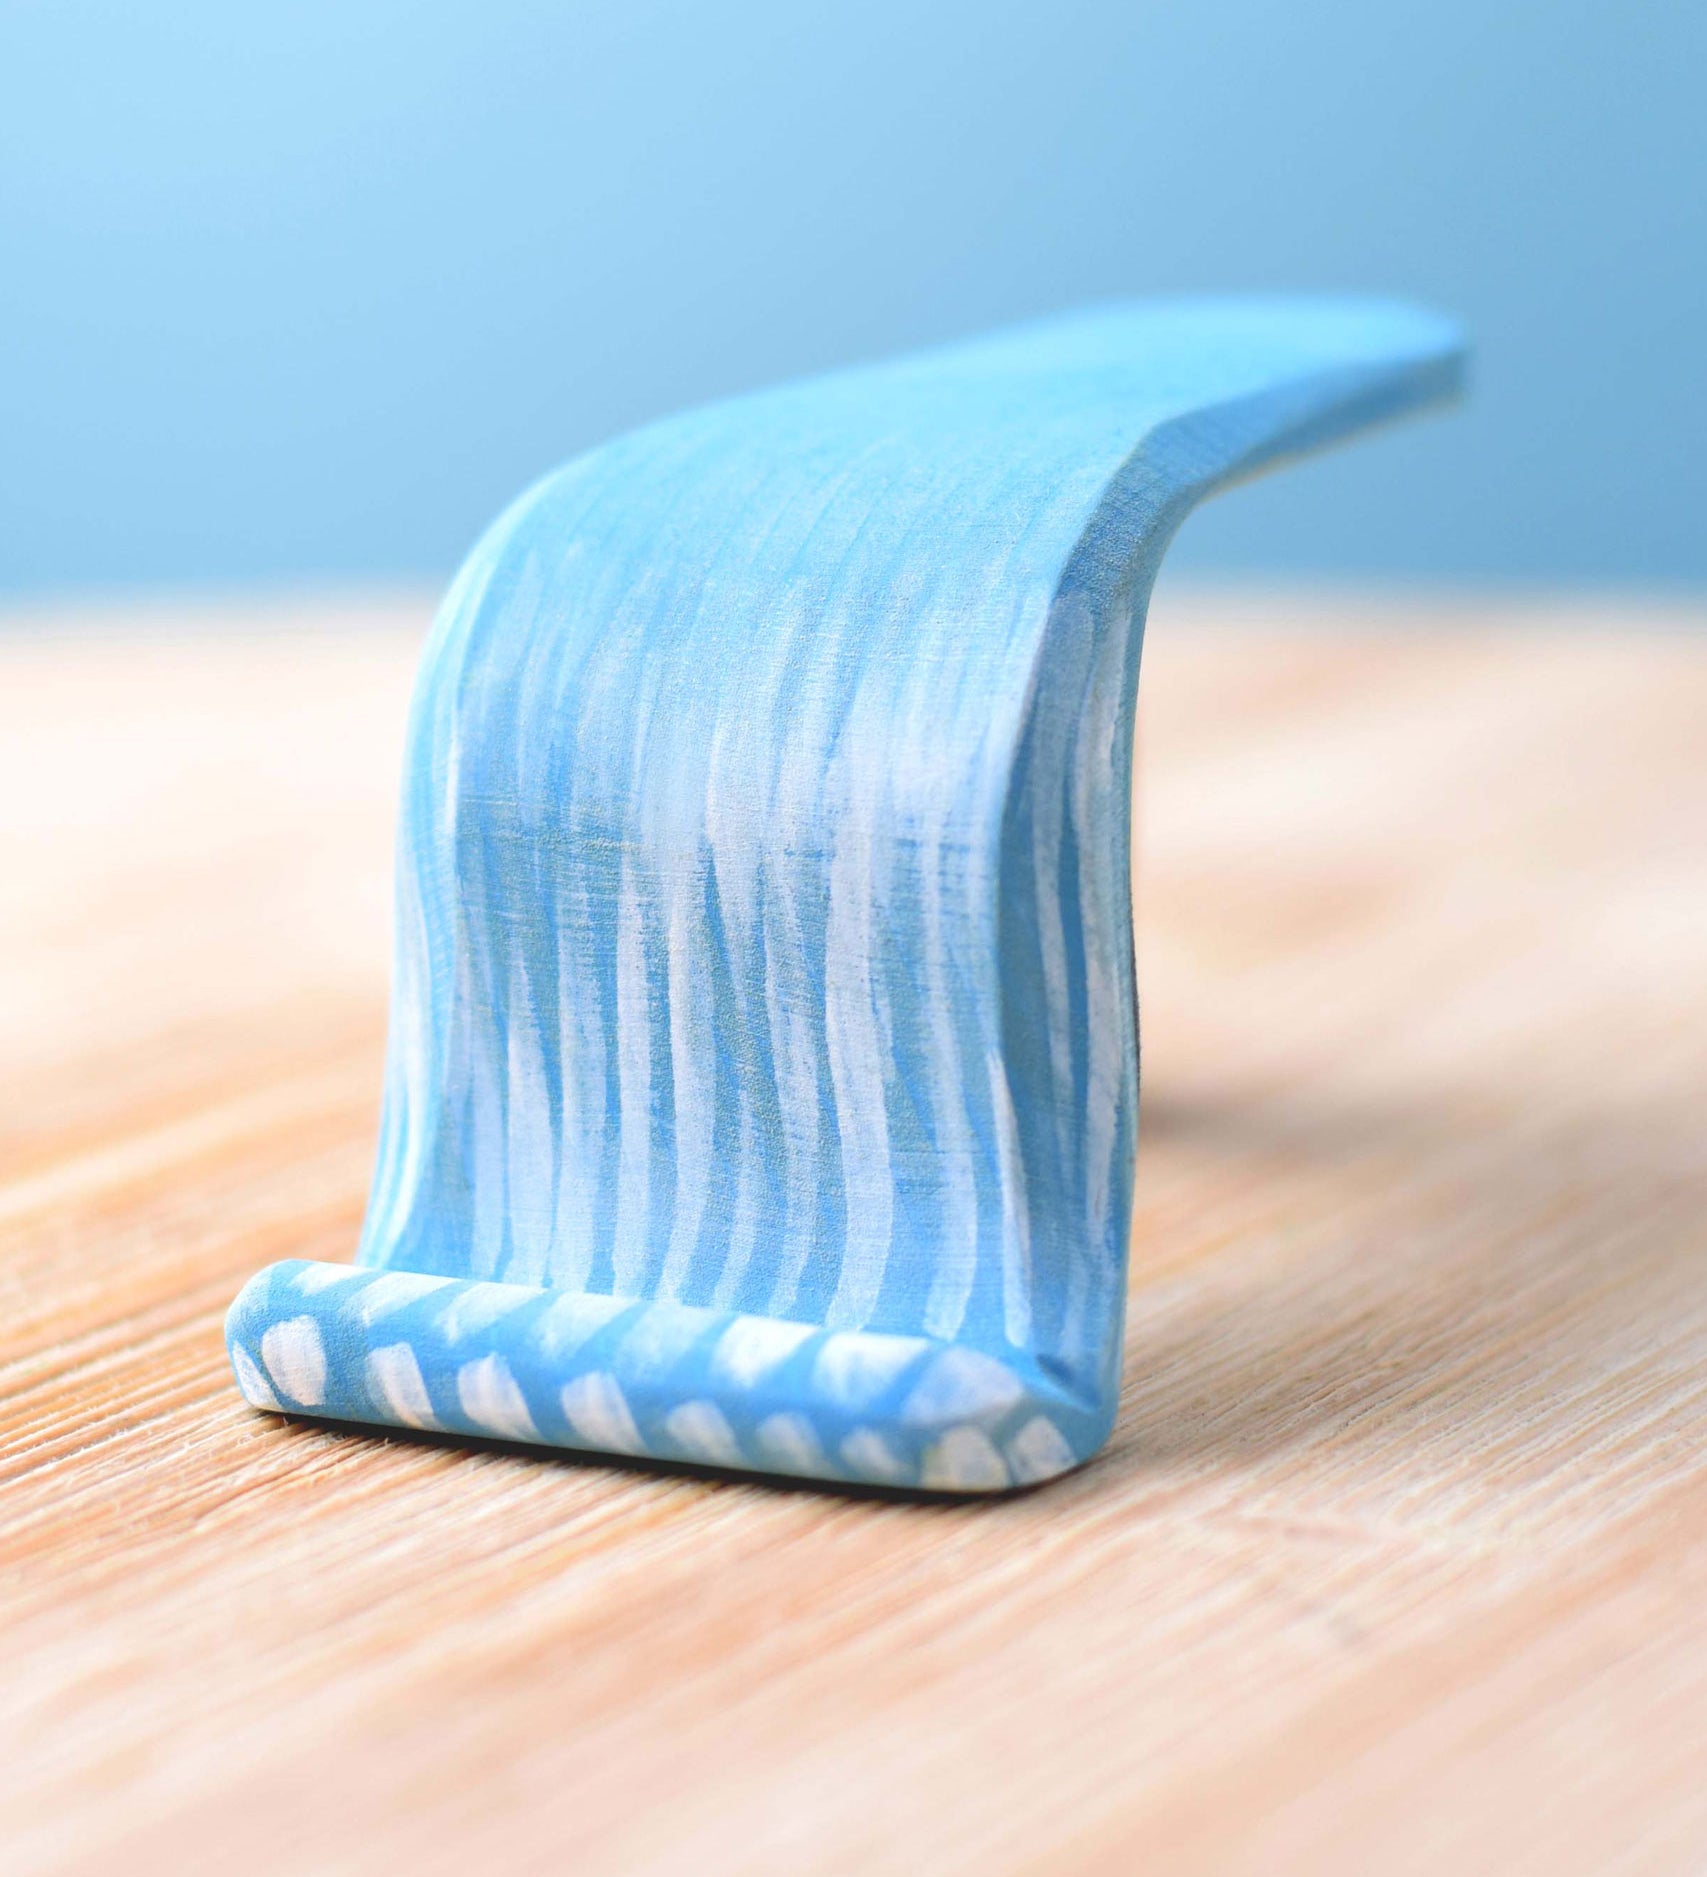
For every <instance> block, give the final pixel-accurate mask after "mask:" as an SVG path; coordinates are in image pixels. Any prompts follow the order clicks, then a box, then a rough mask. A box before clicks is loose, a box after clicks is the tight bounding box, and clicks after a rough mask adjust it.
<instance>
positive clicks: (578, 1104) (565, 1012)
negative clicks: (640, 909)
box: [550, 901, 607, 1291]
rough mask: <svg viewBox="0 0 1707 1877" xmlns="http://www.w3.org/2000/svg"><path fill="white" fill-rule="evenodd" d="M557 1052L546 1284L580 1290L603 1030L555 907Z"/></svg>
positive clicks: (590, 1229)
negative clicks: (557, 1115) (558, 1116)
mask: <svg viewBox="0 0 1707 1877" xmlns="http://www.w3.org/2000/svg"><path fill="white" fill-rule="evenodd" d="M557 921H558V935H557V1012H558V1052H559V1066H560V1072H561V1078H562V1087H563V1114H562V1120H561V1123H560V1125H559V1128H558V1146H559V1153H558V1171H557V1207H556V1213H555V1216H554V1218H553V1221H552V1228H551V1275H550V1281H551V1282H552V1283H553V1284H554V1285H556V1286H557V1287H559V1288H560V1289H563V1290H570V1291H578V1290H581V1289H583V1288H584V1287H585V1285H586V1282H587V1278H588V1275H589V1273H590V1272H591V1271H592V1268H593V1251H594V1243H595V1236H594V1234H595V1227H596V1225H597V1222H598V1218H599V1214H600V1209H601V1207H602V1205H603V1203H604V1200H603V1194H602V1192H601V1190H600V1188H601V1184H602V1174H603V1160H604V1149H605V1109H606V1105H607V1095H606V1064H605V1026H604V1017H603V1015H602V1014H601V1010H600V1004H599V987H598V984H597V982H596V980H594V979H592V978H590V977H587V976H585V975H583V974H582V973H581V971H580V968H579V960H578V959H577V957H576V955H575V950H574V945H573V937H574V934H575V933H576V931H577V930H578V928H579V921H577V920H576V919H575V918H573V917H572V916H571V915H570V911H569V909H568V908H566V907H565V906H564V905H563V904H562V902H561V901H559V903H558V906H557Z"/></svg>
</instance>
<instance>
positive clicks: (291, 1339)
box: [261, 1317, 326, 1408]
mask: <svg viewBox="0 0 1707 1877" xmlns="http://www.w3.org/2000/svg"><path fill="white" fill-rule="evenodd" d="M261 1362H262V1364H263V1366H264V1367H265V1368H266V1371H267V1373H268V1375H269V1376H271V1377H272V1382H273V1386H274V1388H276V1389H277V1390H278V1391H279V1392H280V1393H281V1394H284V1395H287V1396H289V1398H290V1399H291V1400H292V1401H295V1402H298V1403H299V1404H300V1405H301V1406H303V1407H305V1408H317V1407H319V1406H320V1404H321V1402H323V1401H324V1400H325V1399H326V1345H325V1344H324V1343H323V1342H322V1341H321V1340H320V1325H319V1324H318V1323H316V1322H315V1320H314V1319H313V1317H290V1318H289V1319H287V1320H286V1321H285V1322H283V1323H275V1324H274V1325H273V1326H272V1327H271V1329H269V1330H268V1331H267V1333H266V1334H265V1335H264V1336H263V1337H262V1338H261Z"/></svg>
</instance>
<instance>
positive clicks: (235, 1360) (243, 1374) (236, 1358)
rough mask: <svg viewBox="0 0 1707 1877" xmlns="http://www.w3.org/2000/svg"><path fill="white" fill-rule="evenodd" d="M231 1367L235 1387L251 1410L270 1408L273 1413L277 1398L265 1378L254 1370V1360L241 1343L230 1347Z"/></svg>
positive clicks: (277, 1403) (276, 1405)
mask: <svg viewBox="0 0 1707 1877" xmlns="http://www.w3.org/2000/svg"><path fill="white" fill-rule="evenodd" d="M231 1366H232V1368H233V1370H234V1371H235V1372H236V1375H237V1386H238V1387H239V1388H240V1389H241V1390H242V1392H243V1399H244V1400H245V1401H246V1402H248V1404H249V1405H250V1407H252V1408H271V1409H273V1410H274V1411H275V1412H276V1411H277V1409H278V1406H279V1398H278V1396H277V1395H275V1394H274V1393H273V1391H272V1389H271V1388H270V1387H269V1386H268V1383H267V1378H266V1377H265V1376H264V1375H263V1374H262V1373H261V1371H260V1370H259V1369H258V1368H256V1366H255V1360H254V1358H253V1357H252V1356H251V1355H250V1354H249V1352H248V1350H247V1349H245V1348H244V1347H243V1345H242V1344H241V1343H233V1344H232V1345H231Z"/></svg>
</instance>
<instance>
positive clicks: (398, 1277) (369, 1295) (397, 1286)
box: [355, 1271, 456, 1324]
mask: <svg viewBox="0 0 1707 1877" xmlns="http://www.w3.org/2000/svg"><path fill="white" fill-rule="evenodd" d="M455 1281H456V1280H455V1279H454V1278H448V1277H429V1276H428V1275H427V1273H426V1272H424V1271H382V1272H381V1273H380V1274H379V1276H378V1277H376V1278H374V1279H373V1281H372V1282H371V1283H368V1284H364V1285H363V1286H362V1289H361V1292H360V1294H359V1295H358V1296H357V1298H356V1300H355V1301H356V1315H357V1316H359V1317H360V1318H361V1320H362V1322H363V1323H364V1324H374V1323H377V1322H378V1321H379V1320H380V1318H381V1317H388V1316H390V1315H391V1314H392V1313H393V1312H394V1311H397V1310H404V1309H407V1308H408V1306H409V1305H410V1304H412V1303H419V1302H420V1300H421V1299H422V1298H423V1297H430V1296H431V1295H432V1294H433V1292H434V1291H440V1290H444V1289H445V1288H446V1287H447V1286H448V1285H450V1284H452V1283H454V1282H455Z"/></svg>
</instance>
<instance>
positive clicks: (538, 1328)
mask: <svg viewBox="0 0 1707 1877" xmlns="http://www.w3.org/2000/svg"><path fill="white" fill-rule="evenodd" d="M633 1308H634V1299H633V1298H632V1297H601V1296H594V1295H593V1294H592V1293H590V1292H588V1291H571V1292H566V1293H565V1294H564V1295H562V1296H560V1297H559V1298H558V1299H557V1300H556V1301H555V1302H554V1303H553V1304H552V1305H551V1306H550V1307H549V1308H548V1309H547V1310H546V1311H545V1312H544V1313H543V1314H542V1315H541V1316H540V1318H539V1321H538V1322H537V1323H535V1324H534V1326H533V1336H534V1340H535V1341H536V1342H537V1343H538V1344H539V1346H540V1348H542V1349H543V1350H545V1351H546V1353H547V1354H548V1355H552V1356H572V1355H573V1354H574V1353H575V1351H576V1350H577V1349H579V1348H580V1347H581V1345H582V1344H583V1343H586V1342H590V1341H591V1340H592V1338H593V1337H594V1336H596V1335H597V1334H598V1333H599V1331H600V1330H602V1329H603V1328H604V1326H605V1325H606V1324H607V1323H609V1322H610V1321H611V1320H612V1319H613V1318H614V1317H619V1316H621V1315H622V1313H623V1311H625V1310H632V1309H633Z"/></svg>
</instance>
